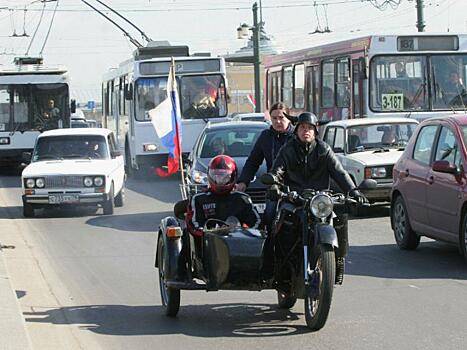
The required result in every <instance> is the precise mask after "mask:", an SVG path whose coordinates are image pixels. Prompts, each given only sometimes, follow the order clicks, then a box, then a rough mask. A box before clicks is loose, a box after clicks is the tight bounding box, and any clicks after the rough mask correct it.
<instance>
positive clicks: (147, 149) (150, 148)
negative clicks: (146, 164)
mask: <svg viewBox="0 0 467 350" xmlns="http://www.w3.org/2000/svg"><path fill="white" fill-rule="evenodd" d="M143 151H144V152H156V151H157V145H155V144H153V143H145V144H143Z"/></svg>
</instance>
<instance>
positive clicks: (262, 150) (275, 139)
mask: <svg viewBox="0 0 467 350" xmlns="http://www.w3.org/2000/svg"><path fill="white" fill-rule="evenodd" d="M291 137H293V127H292V125H289V127H288V128H287V130H286V131H285V132H282V133H281V132H278V131H276V130H275V129H274V128H273V127H272V126H271V127H270V128H269V129H266V130H264V131H263V132H261V134H260V135H259V137H258V140H256V143H255V145H254V146H253V149H252V150H251V153H250V155H249V156H248V159H247V160H246V162H245V165H244V167H243V170H242V173H241V174H240V177H239V178H238V180H237V182H244V183H245V184H246V185H247V186H248V185H249V184H250V181H251V180H252V179H253V178H254V176H255V175H256V172H257V171H258V169H259V167H260V166H261V164H262V163H263V160H266V168H267V171H270V169H271V168H272V164H273V163H274V159H276V156H277V154H278V153H279V150H280V149H281V147H282V146H283V145H284V144H285V143H286V142H287V141H288V140H289V139H290V138H291Z"/></svg>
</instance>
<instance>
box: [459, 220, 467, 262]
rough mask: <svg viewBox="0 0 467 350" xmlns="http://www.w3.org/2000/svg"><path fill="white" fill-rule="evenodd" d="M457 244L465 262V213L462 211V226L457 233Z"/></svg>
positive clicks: (466, 254)
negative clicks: (458, 233)
mask: <svg viewBox="0 0 467 350" xmlns="http://www.w3.org/2000/svg"><path fill="white" fill-rule="evenodd" d="M459 246H460V250H461V252H462V255H463V256H464V258H465V261H466V262H467V213H464V217H463V219H462V227H461V232H460V235H459Z"/></svg>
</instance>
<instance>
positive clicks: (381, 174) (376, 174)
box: [365, 167, 387, 179]
mask: <svg viewBox="0 0 467 350" xmlns="http://www.w3.org/2000/svg"><path fill="white" fill-rule="evenodd" d="M386 175H387V172H386V168H385V167H372V168H365V179H382V178H385V177H386Z"/></svg>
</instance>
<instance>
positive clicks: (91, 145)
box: [32, 135, 109, 162]
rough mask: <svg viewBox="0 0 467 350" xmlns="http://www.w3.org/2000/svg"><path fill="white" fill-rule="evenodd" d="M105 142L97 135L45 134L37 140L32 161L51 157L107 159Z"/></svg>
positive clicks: (102, 137) (103, 138)
mask: <svg viewBox="0 0 467 350" xmlns="http://www.w3.org/2000/svg"><path fill="white" fill-rule="evenodd" d="M108 153H109V152H108V150H107V143H106V141H105V137H104V136H99V135H71V136H69V135H67V136H46V137H40V138H39V139H38V140H37V143H36V147H35V148H34V153H33V156H32V161H33V162H37V161H41V160H51V159H108V158H109V155H108Z"/></svg>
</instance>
